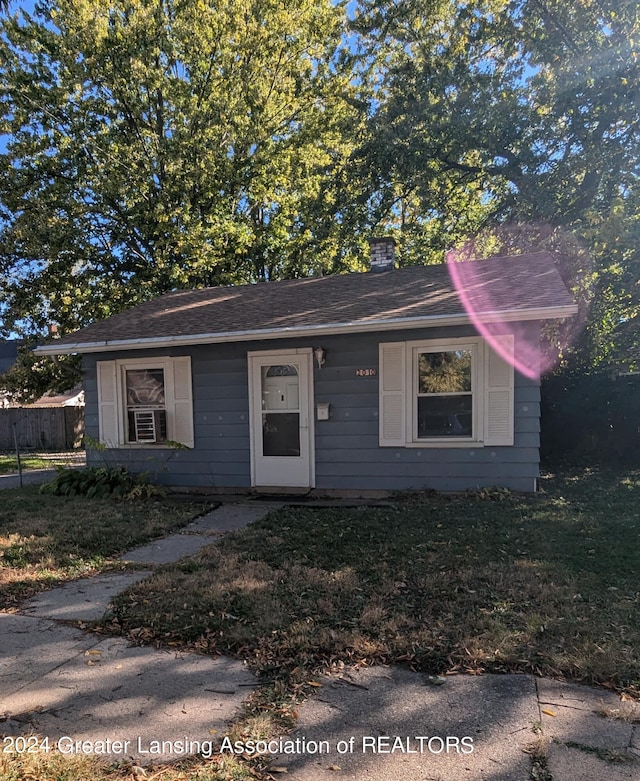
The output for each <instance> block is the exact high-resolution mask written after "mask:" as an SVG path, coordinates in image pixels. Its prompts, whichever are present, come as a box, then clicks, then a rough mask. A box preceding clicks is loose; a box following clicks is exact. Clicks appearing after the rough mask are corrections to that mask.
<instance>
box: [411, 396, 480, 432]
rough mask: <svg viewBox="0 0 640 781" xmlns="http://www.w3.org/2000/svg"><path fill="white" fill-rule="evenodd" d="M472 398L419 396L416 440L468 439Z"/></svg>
mask: <svg viewBox="0 0 640 781" xmlns="http://www.w3.org/2000/svg"><path fill="white" fill-rule="evenodd" d="M471 399H472V397H471V394H469V395H464V396H420V397H419V398H418V438H419V439H423V438H427V437H470V436H471V432H472V414H471V408H472V401H471Z"/></svg>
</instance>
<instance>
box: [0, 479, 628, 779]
mask: <svg viewBox="0 0 640 781" xmlns="http://www.w3.org/2000/svg"><path fill="white" fill-rule="evenodd" d="M542 489H543V490H542V492H541V493H540V494H538V495H536V496H515V495H509V494H508V493H504V492H491V491H485V492H482V493H480V494H478V495H476V496H455V497H451V496H440V495H433V496H418V495H415V496H409V497H401V498H399V499H398V500H397V502H395V504H394V506H392V507H386V508H379V509H373V508H358V509H348V510H347V509H325V510H313V509H299V508H296V509H286V510H282V511H279V512H276V513H273V514H272V515H270V516H269V517H268V518H266V519H265V520H264V521H262V522H260V523H258V524H255V525H253V526H252V527H250V528H249V529H247V530H246V531H244V532H241V533H236V534H230V535H227V536H226V537H225V538H223V539H222V540H221V541H220V542H219V543H217V544H215V545H212V546H210V547H209V548H207V549H205V550H204V551H203V552H201V553H200V554H199V555H198V556H195V557H193V558H190V559H188V560H185V561H184V562H183V563H182V564H175V565H170V566H166V567H162V568H159V569H158V570H157V571H156V574H154V575H153V576H152V577H151V578H150V579H149V580H147V581H144V582H142V583H140V584H138V585H137V586H135V587H133V588H132V589H131V590H130V591H129V592H126V593H125V594H123V595H122V596H121V597H120V598H119V599H118V601H117V620H116V621H114V622H111V623H110V624H108V627H107V628H110V629H111V630H112V631H115V632H122V633H124V634H130V636H131V637H132V638H133V639H135V640H136V641H137V642H139V641H140V638H141V637H145V642H152V643H156V642H158V643H160V644H166V643H172V647H173V649H174V650H175V645H173V644H174V643H176V642H177V643H179V644H183V645H185V646H191V647H194V648H197V649H198V650H200V651H201V652H205V653H206V652H209V653H221V652H222V653H231V654H235V655H237V656H240V657H242V658H245V659H246V660H247V661H248V663H249V664H250V665H252V667H253V668H254V669H255V670H256V671H258V672H260V673H263V674H264V681H265V685H264V686H263V687H262V688H260V689H259V690H258V691H257V692H256V694H255V695H254V697H253V700H252V701H251V702H250V703H249V706H248V708H247V711H246V713H245V714H244V715H243V716H242V717H241V718H240V719H239V720H238V722H237V723H236V724H235V725H234V726H233V727H232V730H231V733H230V734H231V736H232V739H235V737H240V736H244V737H247V736H250V737H265V736H266V735H273V734H281V733H282V732H283V731H286V729H287V728H288V727H289V726H290V725H291V724H292V723H293V719H294V713H295V708H296V706H297V701H299V699H300V698H301V697H304V696H305V693H306V692H309V691H311V689H312V687H311V686H310V684H312V683H313V678H314V676H315V674H317V673H318V672H320V671H323V670H326V669H327V668H330V667H331V666H332V665H335V664H340V663H343V662H344V663H348V662H361V661H367V662H399V663H402V664H409V665H411V666H412V667H414V668H416V669H420V670H425V671H428V672H430V673H438V672H444V671H447V670H461V671H465V670H469V671H473V672H477V671H482V670H487V671H512V670H517V671H529V672H535V673H540V674H545V675H556V676H563V677H566V678H568V679H571V680H578V681H587V682H595V683H600V684H603V685H606V686H612V687H615V688H617V689H625V690H626V692H627V693H628V694H630V695H631V696H635V697H638V696H639V694H640V692H639V690H640V587H639V582H640V581H639V578H638V573H639V572H640V515H639V510H638V508H639V507H640V472H638V471H636V472H627V473H625V474H622V473H620V474H612V473H605V472H597V471H593V470H588V469H587V470H581V471H576V472H575V473H573V474H572V473H569V472H565V473H563V474H559V475H556V476H548V477H546V478H545V479H544V480H543V481H542ZM2 497H3V505H2V511H0V565H1V568H0V572H2V573H3V574H2V579H0V596H1V597H2V598H3V599H4V604H5V606H8V607H12V606H13V605H14V604H15V601H16V599H17V598H18V597H20V596H24V595H25V594H27V593H30V592H32V591H33V590H35V589H38V588H42V587H43V585H45V584H46V583H48V582H53V581H55V580H58V579H65V578H67V577H72V576H75V575H78V574H81V573H82V572H86V571H88V572H94V571H100V570H101V569H104V568H108V567H110V566H117V565H116V564H115V562H113V560H112V559H111V558H110V557H111V556H113V555H114V554H115V553H116V552H119V551H120V550H122V549H124V548H127V547H130V546H131V545H134V544H137V543H139V542H142V541H143V540H145V539H149V537H152V536H156V535H158V534H160V533H162V532H163V531H164V530H166V529H168V528H170V527H173V526H177V525H180V524H182V523H186V522H187V521H188V520H189V519H190V518H191V517H192V516H193V515H194V513H195V512H196V511H197V510H198V509H200V510H201V509H202V507H201V505H200V506H189V505H188V504H185V503H180V504H172V503H169V502H141V503H129V504H127V503H123V502H115V501H113V500H84V499H79V498H75V497H74V498H62V497H55V496H42V495H39V494H38V493H36V491H35V490H34V489H25V490H23V491H5V492H3V494H2ZM103 629H104V628H103ZM141 629H143V630H146V631H140V630H141ZM134 630H135V631H134ZM234 736H235V737H234ZM148 772H149V775H150V776H151V777H158V778H161V779H162V781H239V780H240V779H249V778H256V777H264V775H261V772H260V766H259V764H255V763H254V764H251V765H247V764H246V763H245V762H243V761H241V760H240V759H238V758H236V757H234V758H232V759H230V760H224V761H222V760H221V758H220V757H216V758H214V760H211V761H206V760H202V759H192V760H188V761H186V762H184V763H182V764H178V765H175V766H171V767H154V768H153V769H151V768H150V769H149V770H148ZM45 777H46V778H48V779H51V781H84V779H85V778H88V777H91V778H94V779H96V781H119V779H131V778H132V777H133V771H132V770H131V767H130V766H127V765H124V766H122V765H121V766H103V765H100V764H99V763H98V762H97V761H96V760H94V759H91V758H75V759H72V760H70V759H69V758H68V757H60V756H57V755H51V756H45V755H35V756H28V755H20V756H2V755H0V778H2V779H3V780H5V779H6V781H22V779H26V778H34V779H35V778H45ZM266 777H270V776H269V775H268V774H267V776H266Z"/></svg>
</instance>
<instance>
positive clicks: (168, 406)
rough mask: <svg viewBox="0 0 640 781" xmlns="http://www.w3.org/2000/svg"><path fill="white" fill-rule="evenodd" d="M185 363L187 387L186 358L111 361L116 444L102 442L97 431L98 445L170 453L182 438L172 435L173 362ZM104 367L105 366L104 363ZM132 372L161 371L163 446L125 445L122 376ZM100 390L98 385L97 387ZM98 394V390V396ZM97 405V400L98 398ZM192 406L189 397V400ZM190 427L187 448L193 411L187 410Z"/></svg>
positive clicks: (189, 365) (191, 444)
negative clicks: (164, 423)
mask: <svg viewBox="0 0 640 781" xmlns="http://www.w3.org/2000/svg"><path fill="white" fill-rule="evenodd" d="M178 361H182V362H185V361H186V362H187V365H188V370H189V383H190V384H191V361H190V358H189V357H188V356H176V357H171V356H161V357H158V358H133V359H130V358H129V359H127V358H124V359H118V360H115V361H113V365H114V367H115V408H116V410H115V411H116V425H117V442H115V443H113V442H110V441H105V440H104V439H103V432H102V430H101V431H100V441H101V442H103V443H104V444H106V445H107V447H117V448H126V449H131V450H141V449H149V448H152V449H154V450H158V449H171V448H173V447H174V444H173V443H175V442H181V441H182V440H183V439H184V437H180V436H179V435H178V433H177V431H176V420H175V406H176V389H175V376H174V370H175V365H176V362H178ZM105 363H107V362H105ZM136 369H162V371H163V373H164V392H165V410H166V416H167V440H166V441H164V442H129V441H128V440H127V429H128V423H127V396H126V379H125V378H126V372H127V371H129V370H136ZM98 386H99V387H100V383H98ZM99 394H100V390H98V396H99ZM98 402H99V405H100V398H98ZM190 403H191V405H192V404H193V401H192V397H191V399H190ZM191 416H192V427H191V432H192V433H191V437H190V438H189V442H183V444H185V445H187V446H188V447H193V441H192V440H193V407H191Z"/></svg>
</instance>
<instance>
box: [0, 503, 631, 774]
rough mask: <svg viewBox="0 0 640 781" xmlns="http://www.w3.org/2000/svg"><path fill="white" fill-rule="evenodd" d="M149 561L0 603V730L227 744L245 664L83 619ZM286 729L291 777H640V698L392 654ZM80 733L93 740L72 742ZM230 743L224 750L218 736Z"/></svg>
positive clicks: (126, 753) (141, 742)
mask: <svg viewBox="0 0 640 781" xmlns="http://www.w3.org/2000/svg"><path fill="white" fill-rule="evenodd" d="M280 506H282V505H281V504H277V503H275V502H259V501H255V500H248V501H243V502H240V503H237V504H227V505H223V506H222V507H220V508H218V509H217V510H215V511H213V512H212V513H209V514H208V515H206V516H203V517H202V518H200V519H198V520H196V521H194V522H193V523H192V524H190V525H189V526H187V527H185V529H183V530H182V532H181V533H179V534H175V535H171V536H170V537H166V538H164V539H163V540H158V541H156V542H153V543H151V544H149V545H145V546H143V547H141V548H138V549H136V550H134V551H129V552H128V553H127V554H125V555H124V556H123V557H122V558H123V560H125V561H129V562H132V563H134V564H135V563H137V564H139V565H140V566H141V567H142V566H144V567H153V566H155V565H157V564H162V563H166V562H169V561H174V560H176V559H178V558H180V557H182V556H188V555H192V554H193V553H195V552H197V551H198V550H200V549H201V548H202V547H203V546H204V545H208V544H211V542H213V541H214V540H215V539H216V538H218V537H219V536H220V535H221V534H224V533H226V532H227V531H230V530H234V529H241V528H243V527H244V526H246V525H247V524H248V523H251V522H253V521H256V520H258V519H260V518H262V517H264V516H265V515H266V514H267V513H269V512H270V511H272V510H275V509H278V508H279V507H280ZM150 572H151V570H150V569H140V570H137V571H128V572H125V573H116V574H112V575H111V574H108V575H101V576H98V577H95V578H88V579H84V580H80V581H76V582H74V583H69V584H67V585H65V586H62V587H60V588H57V589H53V590H51V591H48V592H45V593H43V594H41V595H40V596H38V597H37V598H35V599H33V600H31V601H30V602H28V603H27V604H25V605H24V606H23V609H22V612H21V613H20V614H17V615H16V614H0V651H1V653H0V734H5V735H24V734H29V733H31V732H33V733H36V734H38V735H42V736H44V735H46V736H48V737H49V738H50V740H51V741H52V743H53V741H57V740H60V739H63V741H62V743H61V744H60V745H61V746H62V748H63V750H68V751H69V753H82V754H83V755H86V754H87V753H94V754H100V755H101V756H103V757H104V758H106V759H109V760H118V759H123V758H129V757H130V758H133V759H134V760H135V761H136V762H138V763H140V764H144V763H146V762H162V761H170V760H173V759H177V758H180V757H182V756H185V755H186V754H191V753H199V752H202V751H204V752H205V754H206V753H207V752H208V751H209V750H215V751H218V750H222V751H225V750H231V749H230V747H229V746H228V744H225V743H222V744H221V741H223V739H224V738H225V735H226V731H227V729H228V724H229V722H230V721H232V720H233V719H234V718H235V717H236V716H237V714H238V713H239V711H240V708H241V706H242V703H243V702H244V701H245V700H246V698H247V696H248V695H249V693H250V691H251V689H252V687H253V686H255V684H256V681H255V679H254V677H253V675H252V674H251V673H250V672H249V671H248V670H247V668H246V666H245V665H244V664H243V663H242V662H240V661H237V660H233V659H228V658H225V657H217V658H211V657H207V656H199V655H196V654H191V653H182V652H176V651H172V650H169V649H161V650H158V649H154V648H149V647H134V646H130V645H129V644H128V643H127V641H125V640H123V639H122V638H119V637H105V636H103V635H95V634H91V633H86V632H82V631H80V630H79V629H77V628H76V627H75V626H70V625H69V623H68V622H77V621H91V620H95V619H98V618H101V617H102V616H103V615H104V614H105V612H107V611H108V610H109V604H110V602H111V600H112V599H113V597H114V596H115V595H116V594H118V593H120V592H121V591H122V590H124V589H125V588H127V587H128V586H129V585H131V584H132V583H135V582H136V581H138V580H141V579H143V578H145V577H148V576H149V574H150ZM319 684H320V685H319V686H318V687H316V689H315V696H312V697H311V698H310V699H308V700H307V701H306V702H305V703H304V704H302V705H301V706H300V708H299V710H298V712H299V719H298V726H297V729H296V731H295V732H294V733H293V734H292V735H288V736H283V737H282V738H281V739H280V741H275V742H274V743H272V744H270V745H269V746H268V747H267V749H268V753H269V754H270V758H271V767H272V768H273V769H274V771H273V772H274V774H276V775H277V777H281V776H280V774H284V772H285V771H286V777H287V778H291V779H298V781H325V780H326V781H328V780H329V779H332V780H333V779H340V778H342V779H350V781H362V780H363V779H376V781H531V779H534V780H535V781H599V780H600V779H603V780H604V779H607V781H640V705H638V704H637V703H632V702H622V701H621V700H620V698H619V696H617V695H616V694H614V693H612V692H606V691H604V690H600V689H593V688H589V687H584V686H577V685H572V684H564V683H560V682H556V681H548V680H541V679H537V678H534V677H533V676H530V675H503V676H497V675H481V676H468V675H456V676H445V677H444V678H437V677H436V678H433V677H429V676H427V675H424V674H420V673H414V672H411V671H409V670H405V669H401V668H395V667H391V668H388V667H374V668H363V669H352V670H347V669H345V670H344V671H343V672H342V673H341V674H340V675H339V676H333V677H326V678H323V679H321V680H320V681H319ZM76 741H89V742H88V743H86V744H84V745H83V746H81V748H80V749H77V748H75V742H76ZM225 745H226V746H227V749H225Z"/></svg>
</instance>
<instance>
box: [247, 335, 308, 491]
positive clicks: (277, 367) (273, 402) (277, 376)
mask: <svg viewBox="0 0 640 781" xmlns="http://www.w3.org/2000/svg"><path fill="white" fill-rule="evenodd" d="M249 388H250V404H251V454H252V485H254V486H281V487H283V488H287V487H291V488H310V487H312V485H313V466H312V464H313V458H312V450H311V434H312V431H311V429H312V424H313V415H312V410H313V401H312V398H311V395H312V376H311V350H310V349H308V350H300V351H291V352H285V351H279V350H278V351H274V352H268V353H266V352H264V353H249Z"/></svg>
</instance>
